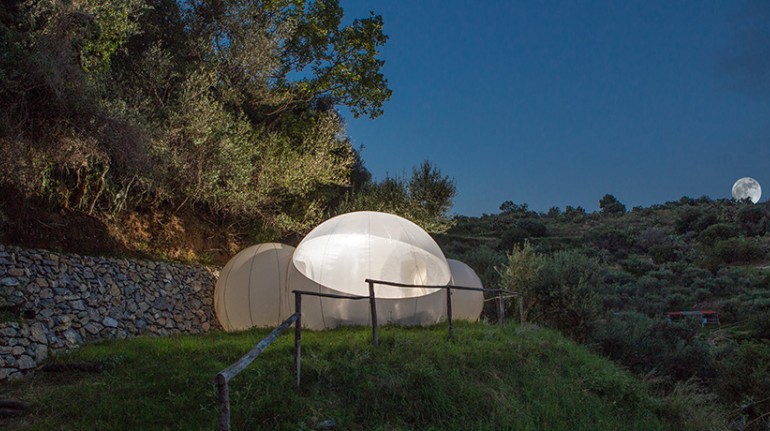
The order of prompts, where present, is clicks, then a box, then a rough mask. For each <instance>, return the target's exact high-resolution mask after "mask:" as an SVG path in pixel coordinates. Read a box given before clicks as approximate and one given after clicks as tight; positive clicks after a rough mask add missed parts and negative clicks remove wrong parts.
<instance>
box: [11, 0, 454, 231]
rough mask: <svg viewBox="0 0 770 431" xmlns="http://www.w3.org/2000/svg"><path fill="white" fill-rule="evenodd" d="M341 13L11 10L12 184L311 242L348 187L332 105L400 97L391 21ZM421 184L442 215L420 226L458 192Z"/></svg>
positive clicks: (121, 4) (361, 110)
mask: <svg viewBox="0 0 770 431" xmlns="http://www.w3.org/2000/svg"><path fill="white" fill-rule="evenodd" d="M12 3H13V2H12ZM342 16H343V11H342V8H341V7H340V5H339V3H338V1H337V0H318V1H294V0H279V1H273V2H260V1H252V0H247V1H243V2H197V1H181V2H176V1H173V0H154V1H151V2H144V1H140V0H130V1H117V0H109V1H95V0H85V1H80V2H62V1H58V0H57V1H41V2H28V3H18V4H17V3H14V4H13V5H11V4H9V6H8V7H7V8H6V7H5V6H3V13H2V16H0V19H1V20H2V21H1V22H0V40H2V41H3V46H4V49H3V54H2V55H1V56H0V101H2V102H3V106H4V112H3V115H2V117H0V126H1V127H0V167H1V168H2V169H0V183H4V184H5V185H10V186H11V187H13V188H15V189H17V190H20V191H22V192H24V193H25V194H26V195H27V196H31V197H37V198H43V199H44V200H47V201H49V202H50V204H51V205H52V206H54V207H57V206H60V207H65V208H75V209H78V210H81V211H87V212H88V213H90V214H95V215H100V216H103V217H109V216H112V215H114V214H116V213H118V212H120V211H124V210H126V209H129V208H131V209H133V208H137V207H138V208H145V209H146V208H154V207H158V206H160V207H165V208H168V209H171V210H179V209H180V208H182V207H185V206H192V207H195V209H196V210H198V211H204V212H208V213H209V214H210V215H211V216H214V217H216V218H218V219H220V220H223V222H225V223H228V224H230V225H234V224H237V225H239V226H245V227H247V229H250V228H251V227H253V226H259V227H260V230H261V231H262V232H263V233H264V232H269V233H270V235H269V236H271V237H273V238H276V237H282V236H286V235H290V234H301V233H304V232H306V231H307V230H308V229H309V228H311V227H312V226H314V225H315V224H317V223H318V222H320V221H322V220H323V219H324V218H325V217H327V216H328V214H329V213H330V212H331V211H332V210H333V209H334V206H335V205H336V203H337V202H339V200H340V199H341V197H342V196H343V194H344V192H345V190H346V189H347V188H348V187H349V186H350V183H351V175H352V169H353V166H354V163H355V155H354V152H353V150H352V148H351V147H350V143H349V141H348V139H347V138H346V136H345V131H344V128H343V125H342V121H341V120H340V118H339V115H338V114H337V112H336V111H335V108H336V107H338V106H346V107H348V108H349V109H350V110H351V111H352V112H353V113H354V115H356V116H358V115H369V116H371V117H376V116H378V115H379V114H381V113H382V106H383V103H384V102H385V101H386V100H387V99H388V98H389V97H390V94H391V92H390V90H389V89H388V88H387V81H386V80H385V78H384V76H383V75H382V73H381V68H382V66H383V61H382V60H381V59H379V49H380V48H381V47H382V46H383V44H384V43H385V42H386V41H387V36H385V35H384V33H383V21H382V17H380V16H378V15H375V14H371V15H370V16H368V17H365V18H362V19H355V20H353V21H352V22H351V23H349V24H343V23H342ZM6 46H7V48H8V49H5V47H6ZM10 173H13V175H11V174H10ZM433 173H435V172H433V171H429V172H427V174H433ZM419 179H420V178H419V177H417V176H416V177H415V180H419ZM428 180H430V178H428ZM410 187H412V189H414V190H413V191H412V193H414V195H415V199H416V200H420V201H422V202H424V203H426V204H428V205H429V204H433V203H435V204H437V205H444V206H445V207H441V208H435V207H430V208H427V209H420V210H421V211H423V212H424V213H425V214H419V216H422V217H423V218H427V217H429V215H427V214H435V213H436V212H437V211H438V212H446V210H447V208H448V207H449V205H451V197H452V195H453V193H454V188H453V187H452V188H451V192H452V193H450V195H447V190H446V189H444V190H437V189H432V190H430V192H435V193H443V194H442V195H441V196H439V197H437V198H436V199H435V200H432V199H433V197H431V196H424V195H421V193H424V192H425V190H424V189H423V188H421V185H419V184H415V185H410ZM447 202H449V203H448V204H447ZM416 211H417V209H414V210H413V212H416ZM442 214H443V213H442ZM437 224H439V225H441V226H443V225H446V224H447V219H446V217H444V218H443V219H441V220H439V221H438V222H437Z"/></svg>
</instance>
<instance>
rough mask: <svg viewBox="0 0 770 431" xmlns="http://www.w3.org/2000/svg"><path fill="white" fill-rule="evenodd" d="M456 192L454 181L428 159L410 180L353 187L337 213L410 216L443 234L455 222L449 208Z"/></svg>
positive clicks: (389, 178)
mask: <svg viewBox="0 0 770 431" xmlns="http://www.w3.org/2000/svg"><path fill="white" fill-rule="evenodd" d="M455 194H456V187H455V184H454V181H453V180H452V179H450V178H449V177H447V176H444V175H443V174H441V171H439V169H438V168H436V167H435V166H433V165H432V164H431V163H430V162H429V161H424V162H423V163H421V164H420V166H418V167H415V168H413V169H412V175H411V176H410V177H409V178H408V179H407V178H400V177H385V179H383V180H382V181H380V182H375V181H371V180H370V181H369V182H368V183H367V184H364V185H363V186H361V187H360V189H359V190H357V191H356V190H352V191H351V192H350V193H349V194H348V195H347V197H346V200H345V201H343V203H342V204H341V205H340V208H339V209H338V210H337V212H338V213H346V212H350V211H383V212H388V213H392V214H396V215H399V216H401V217H404V218H407V219H409V220H411V221H413V222H414V223H416V224H417V225H419V226H420V227H422V228H423V229H425V230H426V231H428V232H433V233H441V232H446V230H447V229H449V228H450V227H452V226H453V225H454V220H453V219H452V218H451V217H450V215H449V210H450V209H451V208H452V200H453V198H454V196H455Z"/></svg>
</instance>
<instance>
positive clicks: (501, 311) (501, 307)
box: [497, 291, 505, 326]
mask: <svg viewBox="0 0 770 431" xmlns="http://www.w3.org/2000/svg"><path fill="white" fill-rule="evenodd" d="M497 317H498V319H499V320H500V326H505V303H504V302H503V292H502V291H500V292H497Z"/></svg>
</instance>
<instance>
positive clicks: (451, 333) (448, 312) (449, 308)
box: [446, 286, 454, 339]
mask: <svg viewBox="0 0 770 431" xmlns="http://www.w3.org/2000/svg"><path fill="white" fill-rule="evenodd" d="M446 321H447V324H448V325H449V338H450V339H451V338H452V337H454V331H453V328H452V288H451V287H449V286H447V287H446Z"/></svg>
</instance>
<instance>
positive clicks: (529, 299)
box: [497, 240, 545, 321]
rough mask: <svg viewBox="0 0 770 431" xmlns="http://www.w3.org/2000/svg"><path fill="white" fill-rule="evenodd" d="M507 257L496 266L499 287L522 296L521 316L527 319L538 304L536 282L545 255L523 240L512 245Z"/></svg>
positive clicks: (538, 295) (538, 297)
mask: <svg viewBox="0 0 770 431" xmlns="http://www.w3.org/2000/svg"><path fill="white" fill-rule="evenodd" d="M507 258H508V259H507V262H506V263H505V265H502V266H499V267H497V272H498V273H499V274H500V288H502V289H507V290H512V291H514V292H518V293H519V294H520V295H521V296H522V297H523V299H524V310H523V313H524V315H523V316H522V318H523V319H524V320H526V321H529V320H530V319H531V317H532V314H533V313H535V312H536V311H535V310H536V309H537V307H539V305H540V304H539V302H540V300H541V298H540V296H541V295H540V291H539V289H538V286H537V285H536V282H537V281H538V279H539V277H540V275H541V272H542V270H543V267H544V266H545V256H543V255H542V254H540V253H537V252H535V250H534V248H533V247H532V244H530V243H529V241H526V240H525V241H524V243H523V245H519V244H516V245H514V246H513V249H512V250H511V252H510V253H509V254H508V256H507Z"/></svg>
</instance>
